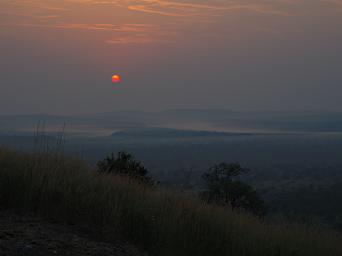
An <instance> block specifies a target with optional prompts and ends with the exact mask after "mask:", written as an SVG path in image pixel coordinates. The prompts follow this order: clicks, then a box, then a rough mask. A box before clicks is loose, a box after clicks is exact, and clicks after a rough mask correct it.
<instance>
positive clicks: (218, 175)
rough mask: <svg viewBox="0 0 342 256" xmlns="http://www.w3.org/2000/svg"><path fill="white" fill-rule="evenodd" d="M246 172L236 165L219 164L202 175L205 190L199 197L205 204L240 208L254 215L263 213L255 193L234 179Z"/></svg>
mask: <svg viewBox="0 0 342 256" xmlns="http://www.w3.org/2000/svg"><path fill="white" fill-rule="evenodd" d="M246 172H248V170H247V169H244V168H242V167H241V166H240V164H238V163H230V164H227V163H220V164H217V165H214V166H213V167H211V168H209V170H208V171H207V172H206V173H204V174H203V176H202V177H203V179H204V180H205V181H206V185H207V190H205V191H204V192H202V193H201V197H202V199H203V200H205V201H206V202H207V203H216V204H220V205H229V206H231V207H232V209H236V208H241V209H244V210H246V211H248V212H251V213H253V214H255V215H258V216H261V215H263V214H264V213H265V208H264V203H263V201H262V200H261V199H260V198H259V196H258V195H257V192H256V191H255V190H254V189H253V188H252V187H251V186H250V185H248V184H245V183H244V182H242V181H240V180H238V179H237V178H236V177H237V176H239V175H241V174H243V173H246Z"/></svg>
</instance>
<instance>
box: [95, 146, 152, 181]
mask: <svg viewBox="0 0 342 256" xmlns="http://www.w3.org/2000/svg"><path fill="white" fill-rule="evenodd" d="M97 170H98V172H99V173H104V174H114V175H120V176H128V177H129V178H132V179H135V180H137V181H141V182H143V183H146V184H151V185H153V184H154V181H153V180H152V179H151V178H150V177H147V173H148V171H147V169H146V168H145V167H144V166H143V165H142V163H141V162H139V161H136V160H135V159H134V157H133V155H131V154H129V153H126V152H123V151H120V152H118V153H117V155H116V156H115V155H114V154H113V153H112V154H111V155H109V156H107V157H106V158H105V159H103V160H102V161H99V162H98V163H97Z"/></svg>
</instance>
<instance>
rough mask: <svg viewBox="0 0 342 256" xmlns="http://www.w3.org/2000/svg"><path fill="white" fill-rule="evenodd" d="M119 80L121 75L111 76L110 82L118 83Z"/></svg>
mask: <svg viewBox="0 0 342 256" xmlns="http://www.w3.org/2000/svg"><path fill="white" fill-rule="evenodd" d="M120 81H121V77H120V76H119V75H113V76H112V83H119V82H120Z"/></svg>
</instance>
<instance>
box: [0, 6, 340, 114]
mask: <svg viewBox="0 0 342 256" xmlns="http://www.w3.org/2000/svg"><path fill="white" fill-rule="evenodd" d="M114 73H118V74H120V75H121V76H122V82H121V83H120V84H112V83H111V76H112V74H114ZM341 99H342V0H235V1H229V0H197V1H192V0H169V1H168V0H165V1H163V0H1V1H0V113H1V114H4V113H57V114H64V113H87V112H105V111H115V110H122V109H126V110H127V109H131V110H132V109H136V110H161V109H170V108H226V109H241V110H303V109H305V110H308V109H313V110H338V111H342V100H341Z"/></svg>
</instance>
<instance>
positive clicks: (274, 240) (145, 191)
mask: <svg viewBox="0 0 342 256" xmlns="http://www.w3.org/2000/svg"><path fill="white" fill-rule="evenodd" d="M0 203H1V207H5V208H12V209H17V210H21V211H34V212H37V213H38V214H40V215H43V216H47V217H53V218H58V219H60V220H63V221H68V222H73V223H90V224H91V225H94V226H96V227H100V228H103V229H105V230H106V232H104V233H103V236H104V238H108V237H111V236H115V235H118V234H119V235H121V236H124V237H125V238H126V239H128V240H129V241H131V242H133V243H136V244H137V245H139V246H141V247H143V248H145V249H146V250H147V251H148V252H150V254H151V255H158V256H163V255H165V256H169V255H170V256H171V255H172V256H178V255H179V256H182V255H184V256H185V255H187V256H189V255H191V256H192V255H196V256H197V255H198V256H202V255H203V256H204V255H205V256H211V255H213V256H216V255H222V256H224V255H230V256H247V255H248V256H252V255H253V256H297V255H307V256H312V255H322V256H323V255H324V256H334V255H336V256H337V255H342V245H341V242H342V239H341V238H340V237H339V236H338V235H337V234H334V233H332V232H331V233H330V232H320V231H317V230H313V229H308V228H305V227H301V226H296V225H286V224H284V225H267V224H264V223H262V222H261V221H260V220H258V219H256V218H253V217H251V216H249V215H245V214H237V213H234V212H231V211H229V210H227V209H223V208H219V207H213V206H208V205H205V204H203V203H202V202H200V201H198V200H197V199H196V198H192V197H191V196H186V195H182V194H176V193H174V192H170V191H163V190H161V189H153V188H150V187H146V186H144V185H141V184H136V183H134V182H132V181H130V180H128V179H125V178H122V177H115V176H107V175H99V174H97V173H96V172H94V171H93V170H91V169H90V168H89V167H88V166H87V165H85V164H84V163H83V162H81V161H78V160H75V159H70V158H65V157H62V156H61V155H58V154H57V155H56V154H24V153H19V152H11V151H8V150H1V149H0Z"/></svg>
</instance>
